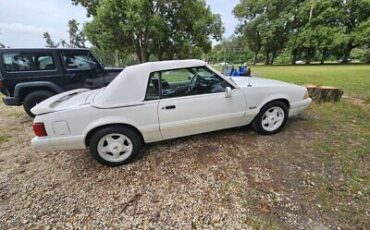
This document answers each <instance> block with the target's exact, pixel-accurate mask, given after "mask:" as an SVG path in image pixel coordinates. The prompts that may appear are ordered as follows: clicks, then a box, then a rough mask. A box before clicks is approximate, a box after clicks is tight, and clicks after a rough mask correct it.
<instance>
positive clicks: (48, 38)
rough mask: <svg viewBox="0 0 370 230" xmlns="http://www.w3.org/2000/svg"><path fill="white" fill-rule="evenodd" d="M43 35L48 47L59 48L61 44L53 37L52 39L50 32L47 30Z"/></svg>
mask: <svg viewBox="0 0 370 230" xmlns="http://www.w3.org/2000/svg"><path fill="white" fill-rule="evenodd" d="M43 36H44V39H45V42H46V47H48V48H57V47H58V46H59V45H60V43H59V42H58V43H55V42H54V41H53V39H51V36H50V34H49V33H48V32H45V33H44V35H43Z"/></svg>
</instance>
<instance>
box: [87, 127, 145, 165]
mask: <svg viewBox="0 0 370 230" xmlns="http://www.w3.org/2000/svg"><path fill="white" fill-rule="evenodd" d="M89 144H90V152H91V155H92V156H93V157H94V158H95V160H97V161H98V162H99V163H101V164H103V165H107V166H119V165H123V164H127V163H129V162H131V161H132V160H133V159H134V158H135V156H136V155H137V153H138V152H139V150H140V148H141V145H142V143H141V138H140V136H139V135H138V133H137V132H136V131H134V130H133V129H131V128H128V127H113V126H112V127H107V128H103V129H101V130H99V131H97V132H96V133H95V134H94V135H93V136H92V137H91V139H90V142H89Z"/></svg>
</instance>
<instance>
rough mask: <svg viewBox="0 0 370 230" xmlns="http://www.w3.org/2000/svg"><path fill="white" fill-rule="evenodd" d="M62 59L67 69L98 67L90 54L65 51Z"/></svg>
mask: <svg viewBox="0 0 370 230" xmlns="http://www.w3.org/2000/svg"><path fill="white" fill-rule="evenodd" d="M62 58H63V61H64V63H65V65H66V68H67V69H80V70H86V69H93V68H94V67H96V65H97V63H96V60H95V59H93V58H92V57H91V56H90V55H89V53H88V52H76V51H65V52H62Z"/></svg>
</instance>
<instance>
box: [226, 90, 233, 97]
mask: <svg viewBox="0 0 370 230" xmlns="http://www.w3.org/2000/svg"><path fill="white" fill-rule="evenodd" d="M231 95H232V89H231V87H226V89H225V97H226V98H229V97H231Z"/></svg>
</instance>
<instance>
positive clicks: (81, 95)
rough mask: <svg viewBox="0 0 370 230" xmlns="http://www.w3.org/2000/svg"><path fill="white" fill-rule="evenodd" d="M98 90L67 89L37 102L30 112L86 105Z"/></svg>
mask: <svg viewBox="0 0 370 230" xmlns="http://www.w3.org/2000/svg"><path fill="white" fill-rule="evenodd" d="M99 90H100V89H97V90H89V89H76V90H71V91H67V92H64V93H61V94H58V95H55V96H53V97H50V98H48V99H46V100H45V101H43V102H41V103H40V104H37V105H36V106H35V107H33V108H32V109H31V112H32V113H33V114H35V115H41V114H46V113H53V112H57V111H62V110H67V109H72V108H76V107H79V106H82V105H88V104H90V102H91V100H92V98H93V95H95V93H97V92H98V91H99Z"/></svg>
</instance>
